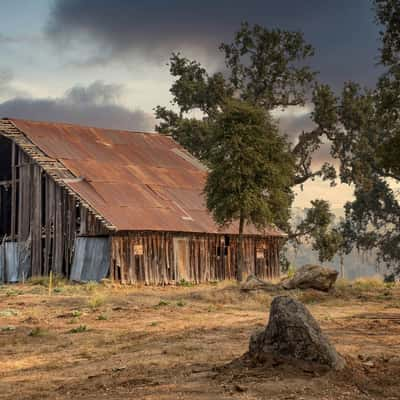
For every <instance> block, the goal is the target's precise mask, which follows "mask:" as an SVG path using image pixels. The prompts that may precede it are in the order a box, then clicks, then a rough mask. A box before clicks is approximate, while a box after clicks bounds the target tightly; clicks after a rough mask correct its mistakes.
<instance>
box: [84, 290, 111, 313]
mask: <svg viewBox="0 0 400 400" xmlns="http://www.w3.org/2000/svg"><path fill="white" fill-rule="evenodd" d="M105 302H106V297H105V296H104V295H102V294H99V293H97V294H93V295H92V296H91V297H90V298H89V300H88V303H87V305H88V307H89V308H91V309H92V310H96V309H98V308H99V307H100V306H102V305H103V304H104V303H105Z"/></svg>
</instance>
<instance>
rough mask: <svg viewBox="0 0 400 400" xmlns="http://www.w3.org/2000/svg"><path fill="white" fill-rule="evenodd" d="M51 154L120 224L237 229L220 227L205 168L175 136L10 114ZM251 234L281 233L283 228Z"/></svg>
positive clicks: (122, 227)
mask: <svg viewBox="0 0 400 400" xmlns="http://www.w3.org/2000/svg"><path fill="white" fill-rule="evenodd" d="M9 121H11V122H12V123H13V124H14V125H15V127H16V128H17V129H18V130H19V131H21V132H22V133H23V134H24V135H25V136H26V137H27V138H28V139H29V140H30V141H31V142H32V143H33V144H34V145H35V146H37V147H38V149H40V150H41V152H42V153H44V154H45V155H46V156H47V157H48V158H50V159H52V160H54V161H57V162H59V163H61V164H62V165H64V166H65V168H67V169H68V170H69V171H70V172H71V173H72V174H73V176H75V177H76V178H77V179H69V180H65V184H66V185H67V186H68V187H69V188H70V189H71V190H72V191H73V192H75V193H77V194H78V195H79V196H80V197H81V198H82V199H84V200H85V201H86V202H87V203H88V204H89V205H90V206H91V207H93V209H94V210H96V211H97V212H98V213H99V214H100V215H101V216H102V217H104V219H105V220H106V221H108V222H109V223H111V224H112V225H113V226H114V227H115V228H116V230H118V231H133V230H135V231H137V230H146V231H180V232H198V233H203V232H204V233H230V234H236V233H237V231H238V224H237V223H233V224H231V225H230V226H229V227H225V228H220V227H219V226H218V225H217V224H216V223H215V222H214V221H213V218H212V217H211V215H210V213H209V212H208V211H207V208H206V206H205V199H204V195H203V194H202V191H203V187H204V183H205V180H206V174H207V172H206V170H205V169H204V167H202V166H201V164H200V163H199V162H198V161H197V160H196V159H194V158H193V157H192V156H191V155H190V154H189V153H188V152H187V151H185V150H184V149H183V148H182V147H181V146H180V145H178V144H177V143H176V142H175V141H174V140H173V139H172V138H171V137H169V136H165V135H161V134H158V133H143V132H130V131H118V130H111V129H100V128H92V127H84V126H79V125H71V124H64V123H50V122H37V121H25V120H19V119H11V120H9ZM245 234H250V235H268V236H282V235H283V233H282V232H281V231H279V230H277V229H273V228H268V229H266V230H263V231H262V232H261V231H258V230H257V229H256V228H255V227H253V226H246V228H245Z"/></svg>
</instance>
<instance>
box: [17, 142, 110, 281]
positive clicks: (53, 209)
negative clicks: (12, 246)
mask: <svg viewBox="0 0 400 400" xmlns="http://www.w3.org/2000/svg"><path fill="white" fill-rule="evenodd" d="M16 152H17V155H16V160H17V162H16V163H15V165H13V166H12V168H13V170H15V172H14V173H13V179H12V188H11V190H12V196H13V199H15V202H14V203H13V205H12V210H11V227H13V226H15V228H12V229H11V234H10V239H11V240H13V239H15V238H16V239H17V240H18V241H19V242H25V243H27V244H28V246H29V247H30V249H31V259H32V276H41V275H48V274H49V272H50V270H52V271H53V272H54V273H57V274H60V275H64V276H67V277H68V276H69V274H70V266H71V263H72V257H73V248H74V242H75V237H76V236H77V235H82V236H94V235H108V234H109V232H108V230H107V229H106V228H104V227H103V225H102V224H101V222H100V221H98V220H97V219H96V218H95V216H94V215H93V214H92V213H90V212H89V211H88V210H87V208H85V207H83V206H82V205H81V204H79V203H78V201H77V200H76V199H74V198H73V197H72V196H71V195H70V194H69V193H68V192H67V191H66V190H65V189H64V188H63V187H61V186H60V185H58V184H57V183H56V182H55V181H54V180H53V179H52V178H51V177H50V176H49V175H48V174H46V173H44V171H43V169H42V168H41V167H40V166H39V165H38V164H36V163H34V162H33V161H32V159H31V158H30V157H29V156H27V155H26V154H25V153H24V152H23V151H22V150H20V149H16Z"/></svg>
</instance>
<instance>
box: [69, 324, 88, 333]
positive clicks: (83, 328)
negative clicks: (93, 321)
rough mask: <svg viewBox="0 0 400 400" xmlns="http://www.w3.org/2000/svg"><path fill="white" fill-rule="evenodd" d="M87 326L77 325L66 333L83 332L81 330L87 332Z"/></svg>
mask: <svg viewBox="0 0 400 400" xmlns="http://www.w3.org/2000/svg"><path fill="white" fill-rule="evenodd" d="M87 331H88V328H87V326H86V325H79V326H78V327H76V328H72V329H70V330H69V331H68V333H83V332H87Z"/></svg>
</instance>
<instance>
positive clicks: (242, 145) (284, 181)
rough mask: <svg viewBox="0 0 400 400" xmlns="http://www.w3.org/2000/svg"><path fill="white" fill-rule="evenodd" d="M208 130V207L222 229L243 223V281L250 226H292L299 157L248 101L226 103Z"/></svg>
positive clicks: (239, 256) (240, 255) (239, 272)
mask: <svg viewBox="0 0 400 400" xmlns="http://www.w3.org/2000/svg"><path fill="white" fill-rule="evenodd" d="M208 130H209V133H210V135H209V138H210V141H209V145H208V152H207V165H208V167H209V169H210V172H209V174H208V177H207V183H206V186H205V193H206V197H207V207H208V209H209V210H210V211H211V212H212V214H213V216H214V219H215V221H216V222H217V223H219V224H220V225H227V224H228V225H229V224H231V223H232V222H233V221H236V220H237V221H239V227H238V234H239V236H238V246H237V249H238V253H237V259H238V263H237V277H238V279H239V280H241V279H242V271H243V247H242V238H243V231H244V227H245V225H246V224H253V225H255V226H256V227H258V228H259V229H263V228H265V227H266V226H267V225H268V224H273V223H277V224H278V225H280V226H284V225H285V224H286V223H287V221H288V218H289V215H290V206H291V203H292V199H293V193H292V191H291V189H290V188H291V186H292V180H293V177H294V163H293V157H292V154H291V152H290V151H289V145H288V143H287V141H286V140H285V138H284V137H282V136H281V135H279V133H278V129H277V127H276V125H275V123H274V122H273V121H272V119H271V118H270V116H269V115H268V114H267V113H265V112H264V110H263V109H261V108H259V107H257V106H254V105H252V104H249V103H247V102H244V101H242V100H232V99H229V100H227V101H226V103H224V104H222V105H221V112H220V113H218V115H217V116H216V118H215V120H213V121H212V122H210V124H209V126H208Z"/></svg>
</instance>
